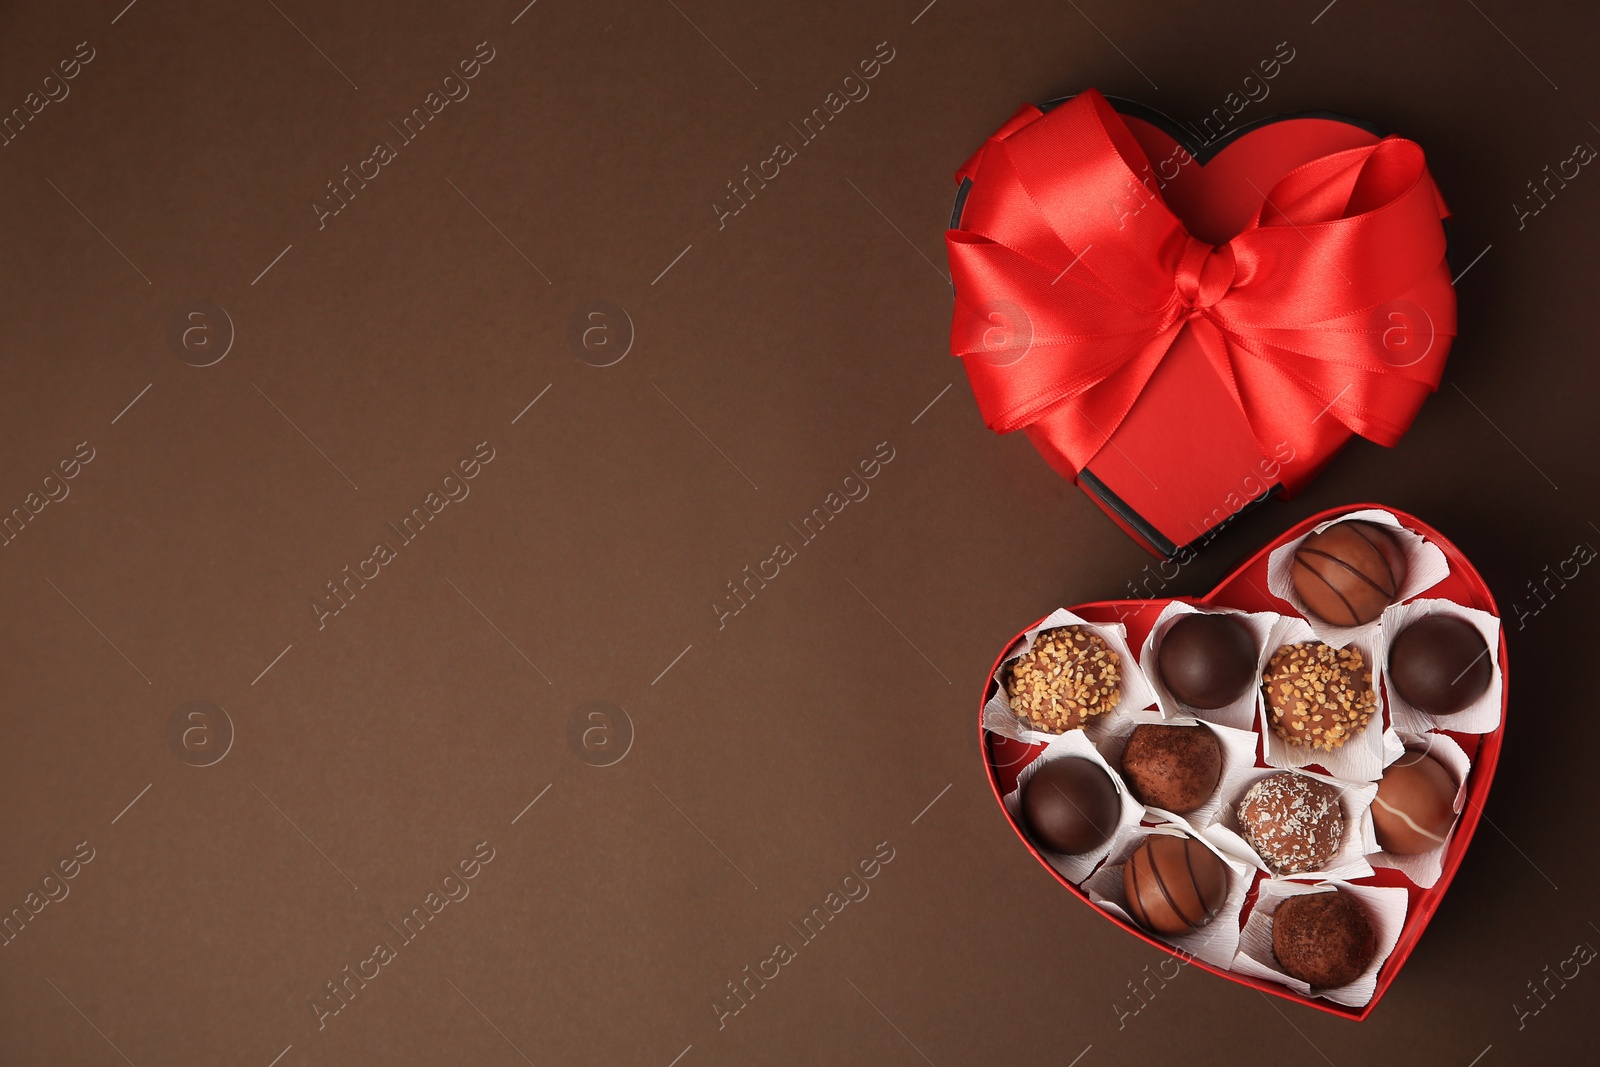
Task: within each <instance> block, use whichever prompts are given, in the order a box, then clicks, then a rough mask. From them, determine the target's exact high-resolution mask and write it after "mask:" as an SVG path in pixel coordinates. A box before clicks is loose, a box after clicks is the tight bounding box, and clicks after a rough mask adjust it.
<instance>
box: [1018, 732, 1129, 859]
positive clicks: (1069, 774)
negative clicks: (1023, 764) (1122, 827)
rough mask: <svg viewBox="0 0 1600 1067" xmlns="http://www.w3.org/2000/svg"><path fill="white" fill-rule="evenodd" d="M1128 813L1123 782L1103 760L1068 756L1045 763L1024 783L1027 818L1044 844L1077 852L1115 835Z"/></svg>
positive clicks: (1051, 848)
mask: <svg viewBox="0 0 1600 1067" xmlns="http://www.w3.org/2000/svg"><path fill="white" fill-rule="evenodd" d="M1121 814H1122V801H1121V798H1119V797H1118V796H1117V787H1116V784H1115V783H1114V782H1112V780H1111V776H1110V775H1108V774H1107V773H1106V772H1105V771H1104V770H1103V769H1101V767H1100V765H1099V764H1098V763H1096V762H1094V761H1093V760H1090V759H1085V758H1083V757H1082V756H1063V757H1061V758H1059V759H1053V760H1051V761H1050V762H1048V763H1046V764H1044V765H1043V766H1041V767H1040V768H1039V769H1038V770H1037V771H1035V772H1034V773H1033V776H1032V777H1030V778H1029V779H1028V784H1027V785H1025V786H1023V787H1022V821H1023V823H1024V824H1026V826H1027V828H1028V835H1029V836H1030V837H1032V838H1033V840H1034V843H1035V844H1037V845H1038V846H1039V847H1040V848H1043V849H1048V850H1049V851H1051V852H1060V853H1063V854H1065V855H1068V856H1077V855H1081V854H1082V853H1085V852H1093V851H1094V850H1095V849H1097V848H1099V847H1100V846H1101V845H1103V844H1105V843H1106V842H1107V841H1109V840H1110V839H1111V835H1112V833H1114V832H1115V831H1116V829H1117V820H1118V818H1119V817H1120V816H1121Z"/></svg>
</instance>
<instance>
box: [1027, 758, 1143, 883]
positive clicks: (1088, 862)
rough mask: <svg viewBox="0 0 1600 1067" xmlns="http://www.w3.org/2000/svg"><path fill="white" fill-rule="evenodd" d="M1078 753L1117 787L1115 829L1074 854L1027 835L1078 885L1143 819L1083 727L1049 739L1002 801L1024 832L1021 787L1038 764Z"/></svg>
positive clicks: (1036, 768)
mask: <svg viewBox="0 0 1600 1067" xmlns="http://www.w3.org/2000/svg"><path fill="white" fill-rule="evenodd" d="M1080 756H1081V757H1083V758H1084V759H1088V760H1092V761H1093V762H1094V763H1095V765H1096V766H1098V767H1100V768H1101V769H1102V770H1104V771H1105V772H1106V774H1107V775H1109V776H1110V777H1111V781H1112V782H1113V783H1114V784H1115V785H1116V787H1117V797H1118V799H1119V800H1120V801H1121V802H1122V810H1121V812H1120V814H1119V815H1118V816H1117V828H1116V830H1115V831H1113V832H1112V834H1111V837H1110V838H1108V839H1107V840H1106V843H1105V844H1103V845H1101V846H1100V847H1099V848H1097V849H1095V850H1094V851H1093V852H1085V853H1082V854H1080V855H1077V856H1066V855H1062V854H1061V853H1058V852H1051V851H1049V850H1048V849H1046V848H1045V847H1044V846H1043V845H1041V844H1040V843H1039V842H1037V841H1034V839H1033V837H1032V836H1031V835H1030V836H1029V838H1028V840H1029V841H1033V846H1034V847H1035V848H1037V849H1038V850H1039V855H1041V856H1043V857H1044V858H1045V862H1047V863H1049V864H1050V866H1052V867H1054V868H1055V869H1056V870H1057V871H1059V872H1060V873H1061V877H1063V878H1065V879H1066V880H1067V881H1069V882H1071V883H1072V884H1073V885H1077V884H1078V883H1079V882H1081V881H1083V880H1084V879H1085V878H1087V877H1089V873H1090V872H1091V871H1093V870H1094V869H1095V867H1096V866H1097V865H1098V864H1099V863H1100V861H1101V860H1103V859H1105V858H1106V856H1107V854H1109V853H1110V852H1111V850H1112V849H1114V848H1116V847H1117V844H1118V842H1120V841H1121V840H1123V839H1124V838H1125V837H1126V836H1127V835H1128V834H1130V833H1132V832H1133V831H1134V830H1135V829H1137V828H1138V826H1139V820H1140V819H1142V818H1144V805H1143V804H1140V803H1139V802H1138V801H1137V800H1135V799H1133V794H1132V793H1129V792H1128V787H1127V785H1126V783H1124V782H1123V780H1122V777H1121V776H1120V775H1119V774H1117V772H1116V771H1115V770H1114V769H1112V767H1111V765H1110V764H1109V763H1107V762H1106V761H1105V757H1103V756H1101V755H1100V753H1099V752H1097V751H1095V747H1094V745H1093V744H1091V743H1090V741H1089V739H1088V738H1087V737H1086V736H1084V732H1083V731H1082V730H1069V731H1068V732H1067V733H1064V734H1062V735H1060V736H1059V737H1057V738H1055V739H1054V740H1053V741H1051V742H1050V744H1049V745H1048V746H1047V747H1046V748H1045V750H1044V751H1043V752H1041V753H1039V755H1038V757H1037V758H1036V759H1035V760H1034V761H1033V762H1032V763H1030V764H1028V765H1027V766H1026V767H1024V768H1022V770H1021V771H1019V772H1018V773H1017V788H1015V789H1013V790H1012V791H1011V792H1009V793H1007V794H1006V795H1005V797H1004V798H1003V800H1002V802H1003V803H1004V804H1005V806H1006V811H1007V812H1009V813H1010V815H1011V819H1012V821H1013V822H1015V823H1016V824H1017V825H1018V826H1019V827H1021V828H1022V830H1023V832H1024V833H1026V832H1027V829H1028V824H1027V823H1026V822H1025V821H1024V820H1023V818H1022V788H1023V786H1025V785H1027V784H1028V779H1030V778H1032V777H1033V776H1034V774H1035V773H1037V772H1038V770H1039V768H1040V767H1043V766H1044V765H1045V764H1046V763H1049V762H1050V761H1051V760H1057V759H1071V758H1074V757H1080Z"/></svg>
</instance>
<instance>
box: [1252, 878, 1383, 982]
mask: <svg viewBox="0 0 1600 1067" xmlns="http://www.w3.org/2000/svg"><path fill="white" fill-rule="evenodd" d="M1377 953H1378V938H1377V935H1376V934H1375V933H1373V930H1372V923H1371V922H1370V921H1368V919H1367V913H1366V909H1365V908H1363V907H1362V906H1361V902H1360V901H1358V900H1356V898H1355V897H1353V896H1351V895H1350V894H1349V893H1346V892H1345V891H1344V890H1342V889H1335V890H1333V891H1332V892H1324V893H1302V894H1300V895H1299V896H1293V897H1289V898H1288V899H1286V900H1284V901H1283V902H1282V903H1281V904H1279V905H1278V910H1277V911H1276V912H1274V913H1273V916H1272V954H1273V956H1275V957H1276V958H1277V960H1278V966H1280V967H1282V968H1283V969H1284V972H1285V973H1286V974H1289V975H1291V976H1293V977H1295V978H1298V979H1300V980H1301V981H1302V982H1307V983H1309V984H1310V985H1311V987H1312V988H1313V989H1337V988H1339V987H1340V986H1347V985H1349V984H1350V983H1351V982H1354V981H1355V980H1356V979H1357V978H1360V977H1361V975H1362V974H1363V973H1364V972H1365V971H1366V969H1367V968H1368V967H1369V966H1370V965H1371V964H1372V957H1373V956H1375V955H1377Z"/></svg>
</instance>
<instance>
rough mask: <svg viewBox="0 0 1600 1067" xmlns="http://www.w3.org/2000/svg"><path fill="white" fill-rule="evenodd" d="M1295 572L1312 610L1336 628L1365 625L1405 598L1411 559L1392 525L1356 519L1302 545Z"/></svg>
mask: <svg viewBox="0 0 1600 1067" xmlns="http://www.w3.org/2000/svg"><path fill="white" fill-rule="evenodd" d="M1293 574H1294V591H1295V592H1296V593H1298V594H1300V600H1301V601H1302V602H1303V603H1304V604H1305V606H1306V610H1307V611H1310V612H1311V613H1312V614H1313V615H1315V616H1317V618H1319V619H1322V620H1324V621H1326V622H1330V623H1332V624H1333V625H1335V626H1361V625H1364V624H1366V623H1369V622H1371V621H1372V620H1373V619H1376V618H1377V617H1378V616H1379V615H1381V614H1383V609H1384V608H1386V607H1388V606H1389V605H1390V604H1392V603H1394V600H1395V597H1397V596H1399V595H1400V587H1401V586H1402V585H1404V584H1405V581H1406V559H1405V553H1404V552H1402V551H1401V549H1400V545H1399V542H1397V541H1396V540H1395V539H1394V536H1393V535H1392V534H1390V533H1389V530H1388V528H1387V527H1384V526H1379V525H1377V524H1376V523H1371V522H1362V521H1361V520H1359V519H1352V520H1347V521H1345V522H1338V523H1334V524H1333V525H1332V526H1330V527H1328V528H1327V529H1326V530H1323V531H1322V532H1321V533H1314V534H1311V535H1310V536H1309V537H1307V538H1306V539H1305V540H1303V541H1301V542H1300V547H1299V548H1297V549H1295V552H1294V571H1293Z"/></svg>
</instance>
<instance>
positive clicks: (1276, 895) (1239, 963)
mask: <svg viewBox="0 0 1600 1067" xmlns="http://www.w3.org/2000/svg"><path fill="white" fill-rule="evenodd" d="M1336 888H1337V889H1339V890H1342V891H1343V892H1346V893H1349V894H1351V895H1352V896H1354V897H1355V898H1356V900H1357V901H1358V902H1360V904H1361V906H1362V907H1363V908H1365V909H1366V913H1367V921H1368V922H1369V923H1371V924H1372V932H1373V933H1374V934H1375V935H1376V937H1377V942H1378V951H1377V952H1376V953H1375V954H1374V955H1373V957H1372V962H1371V963H1369V964H1368V965H1367V969H1366V970H1365V971H1363V972H1362V974H1361V977H1359V978H1357V979H1356V980H1355V981H1354V982H1351V983H1350V984H1349V985H1345V986H1339V987H1338V988H1335V989H1313V988H1312V987H1311V986H1310V985H1308V984H1306V983H1305V982H1302V981H1301V980H1300V979H1298V978H1291V977H1290V976H1289V975H1287V974H1285V973H1284V972H1283V968H1281V967H1280V966H1279V965H1278V960H1277V957H1276V956H1274V955H1273V954H1272V917H1273V915H1275V914H1276V913H1277V910H1278V905H1279V904H1281V903H1283V901H1285V900H1287V899H1288V898H1289V897H1297V896H1300V895H1301V894H1302V893H1328V892H1333V891H1334V890H1335V889H1336ZM1407 895H1408V894H1407V893H1406V891H1405V890H1404V889H1401V888H1399V887H1398V886H1372V885H1348V884H1345V883H1342V882H1341V883H1338V884H1337V885H1334V884H1323V885H1307V884H1305V883H1304V882H1282V881H1267V882H1262V883H1261V891H1260V893H1259V895H1258V896H1257V897H1256V906H1255V908H1254V910H1252V911H1251V912H1250V921H1249V922H1247V923H1245V926H1244V931H1243V932H1242V933H1241V934H1240V935H1239V955H1238V956H1237V958H1235V959H1234V961H1233V967H1232V970H1233V971H1235V972H1236V973H1238V974H1243V975H1248V976H1249V977H1251V978H1264V979H1266V980H1268V981H1271V982H1277V983H1279V984H1280V985H1284V986H1287V987H1289V988H1290V989H1292V990H1294V991H1295V992H1296V993H1299V994H1300V995H1301V996H1303V997H1322V998H1324V999H1326V1000H1331V1001H1333V1002H1334V1003H1335V1004H1343V1005H1344V1006H1345V1007H1349V1008H1359V1007H1361V1006H1362V1005H1364V1004H1366V1003H1367V1001H1369V1000H1371V999H1372V994H1373V993H1374V992H1375V991H1376V990H1377V988H1378V971H1379V970H1380V969H1381V968H1382V967H1383V964H1384V961H1385V960H1387V959H1388V958H1389V953H1391V952H1393V951H1394V946H1395V943H1396V942H1398V941H1399V940H1400V929H1401V927H1403V926H1404V925H1405V921H1406V898H1407Z"/></svg>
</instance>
